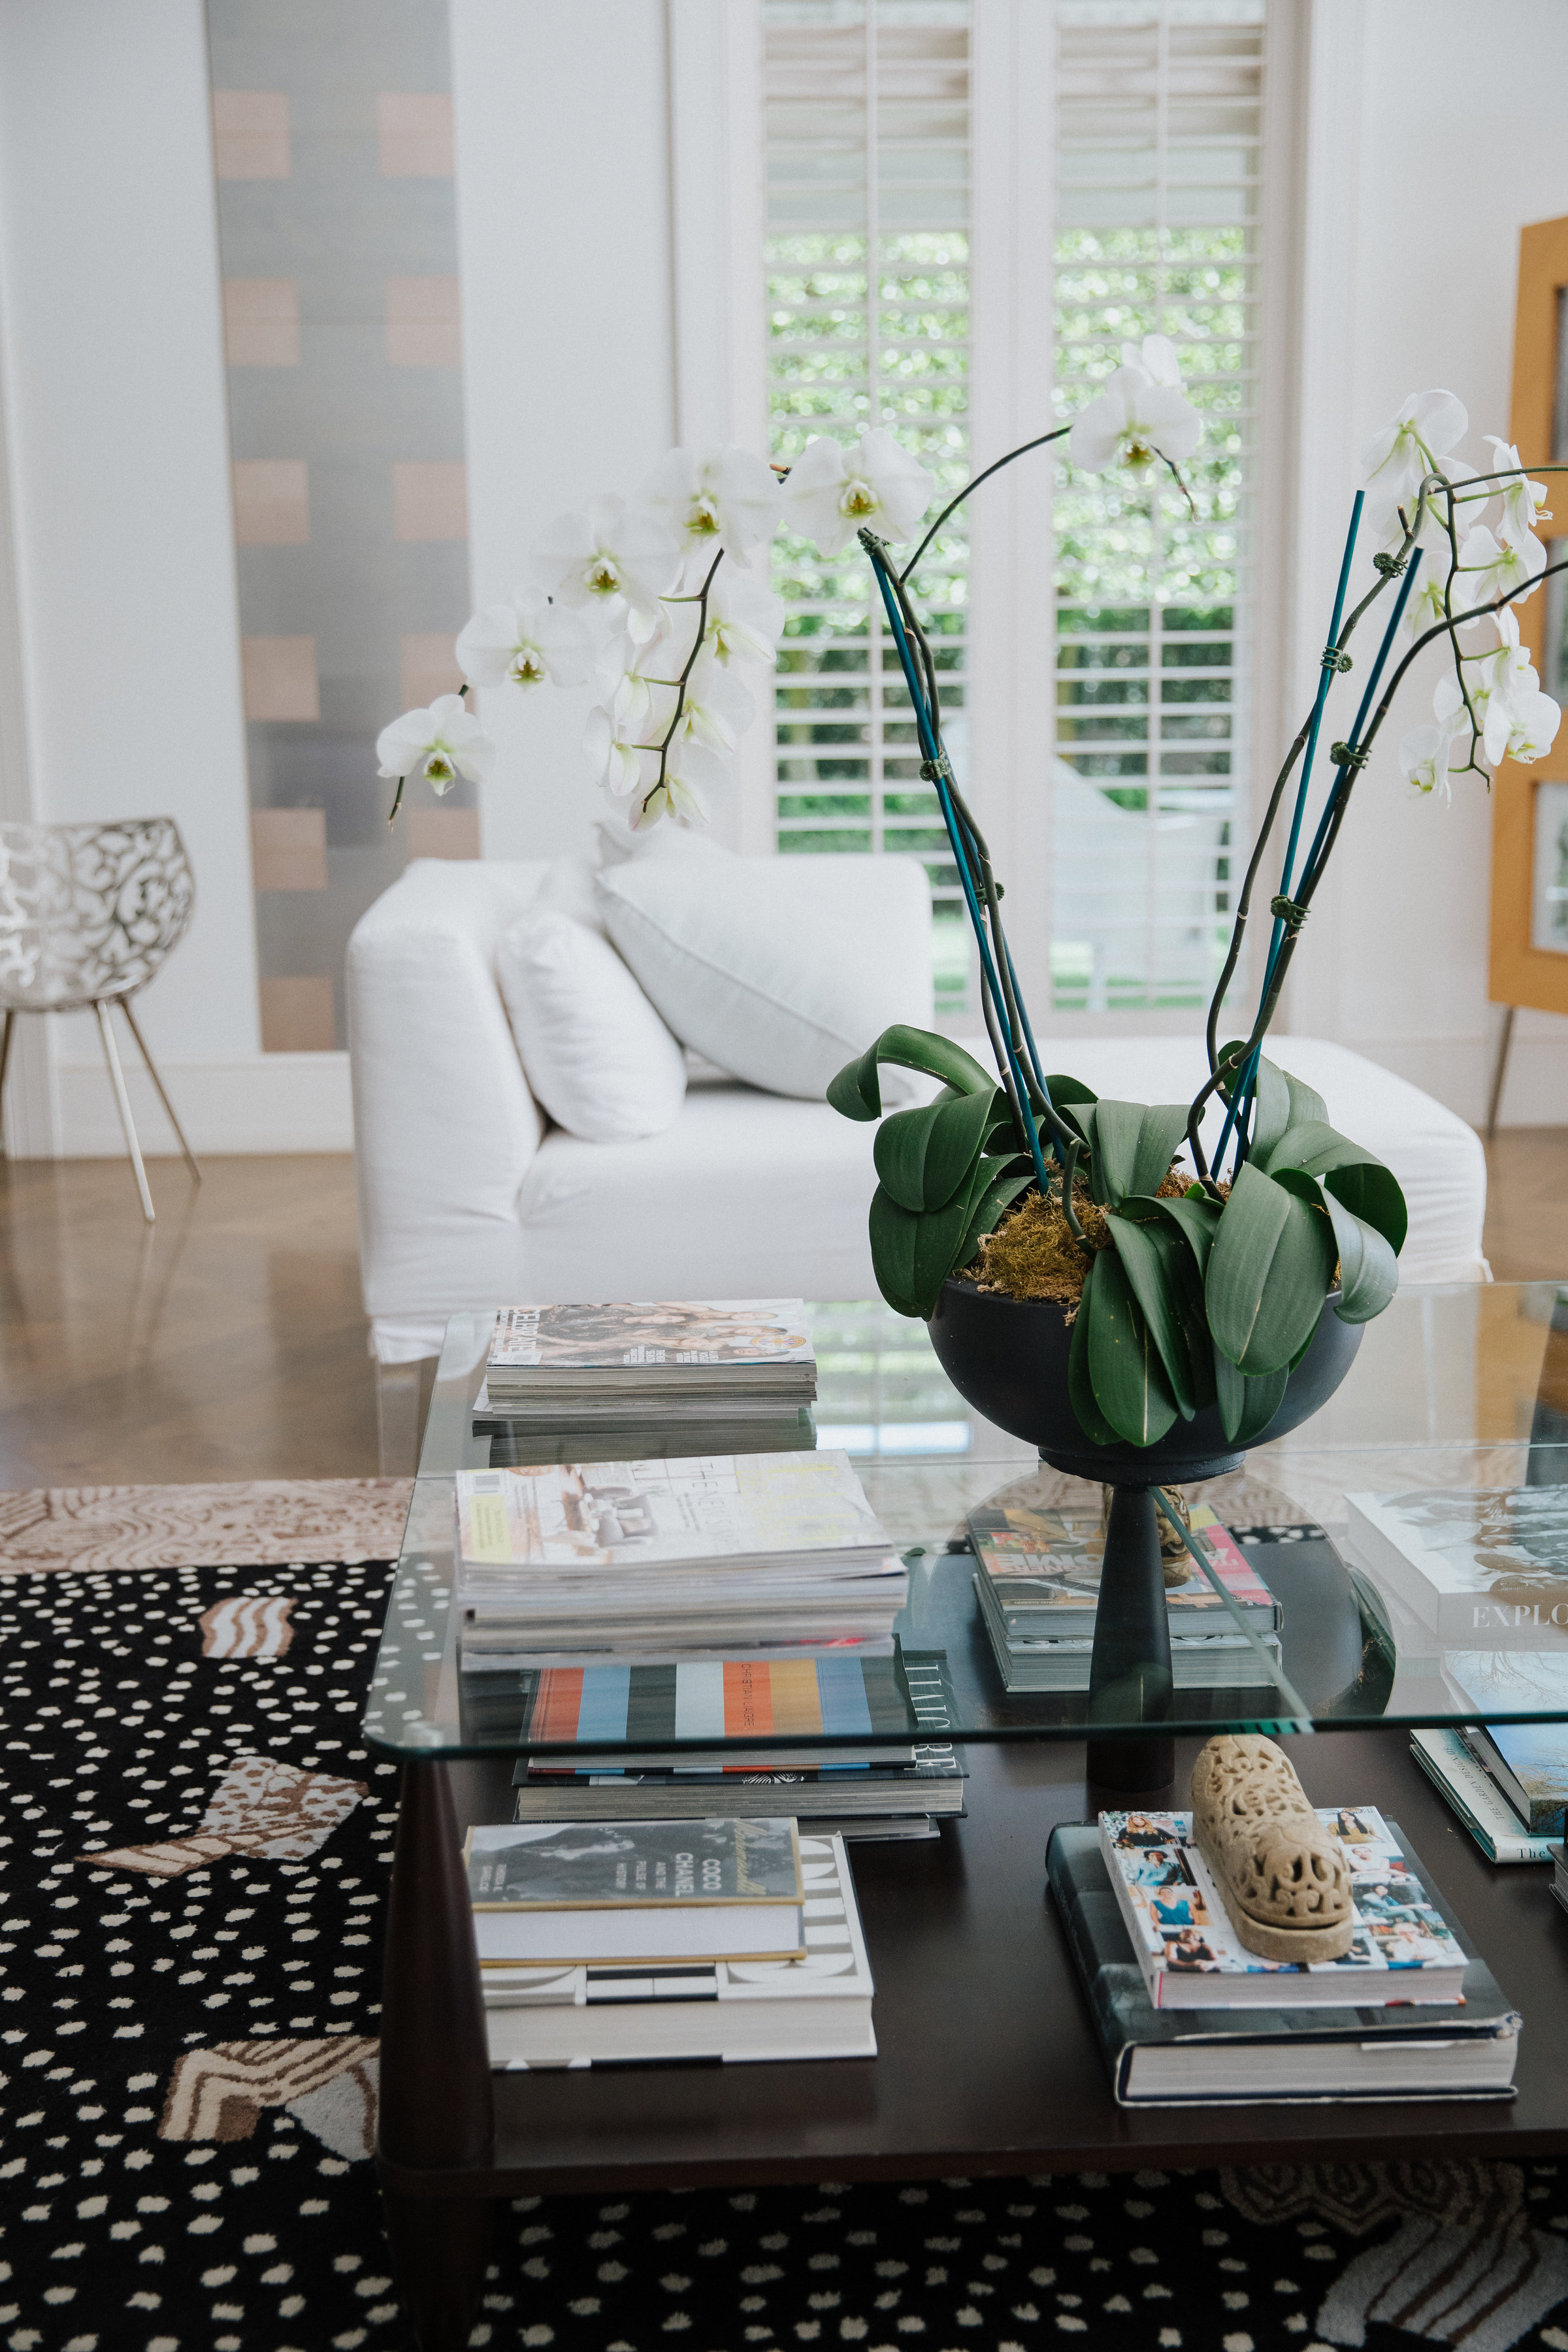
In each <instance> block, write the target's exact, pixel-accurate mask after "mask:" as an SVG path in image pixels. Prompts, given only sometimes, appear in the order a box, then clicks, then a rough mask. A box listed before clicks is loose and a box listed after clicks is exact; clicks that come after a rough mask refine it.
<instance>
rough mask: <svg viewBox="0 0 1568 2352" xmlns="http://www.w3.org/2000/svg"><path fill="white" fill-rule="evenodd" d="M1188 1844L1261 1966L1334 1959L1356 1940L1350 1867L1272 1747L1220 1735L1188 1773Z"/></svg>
mask: <svg viewBox="0 0 1568 2352" xmlns="http://www.w3.org/2000/svg"><path fill="white" fill-rule="evenodd" d="M1191 1802H1192V1808H1193V1841H1194V1844H1195V1845H1196V1847H1197V1849H1198V1852H1199V1853H1201V1854H1202V1855H1203V1858H1204V1860H1205V1862H1206V1863H1207V1864H1208V1866H1209V1869H1210V1871H1211V1872H1212V1873H1213V1874H1214V1880H1215V1885H1216V1886H1217V1887H1218V1888H1219V1891H1220V1895H1221V1897H1222V1899H1223V1901H1224V1904H1225V1907H1226V1911H1227V1912H1228V1913H1229V1915H1230V1923H1231V1925H1232V1927H1234V1928H1235V1929H1236V1932H1237V1936H1238V1937H1240V1938H1241V1941H1242V1942H1243V1943H1244V1944H1245V1945H1246V1947H1247V1950H1248V1951H1249V1952H1256V1953H1257V1954H1258V1958H1259V1959H1264V1960H1337V1959H1340V1958H1342V1956H1343V1955H1344V1954H1345V1953H1346V1952H1348V1951H1349V1949H1350V1948H1351V1940H1352V1937H1353V1935H1354V1933H1355V1913H1354V1906H1353V1901H1352V1888H1351V1873H1350V1864H1349V1863H1348V1861H1347V1860H1346V1858H1345V1853H1344V1849H1343V1847H1342V1845H1341V1844H1340V1842H1339V1840H1338V1839H1337V1838H1336V1837H1334V1836H1333V1835H1332V1834H1331V1832H1330V1831H1328V1830H1326V1829H1325V1828H1324V1827H1323V1824H1322V1822H1320V1821H1319V1819H1318V1816H1317V1814H1316V1813H1315V1812H1314V1811H1313V1810H1312V1807H1311V1805H1310V1803H1309V1802H1308V1800H1307V1794H1306V1791H1305V1790H1304V1789H1303V1788H1302V1786H1301V1783H1300V1780H1298V1779H1297V1778H1296V1769H1295V1767H1294V1765H1293V1764H1292V1763H1291V1761H1290V1759H1289V1757H1288V1756H1287V1755H1286V1754H1285V1751H1284V1749H1283V1748H1277V1747H1276V1746H1275V1745H1274V1742H1273V1741H1272V1739H1263V1738H1258V1737H1257V1736H1256V1735H1253V1734H1242V1735H1235V1734H1231V1733H1226V1734H1224V1735H1223V1736H1222V1737H1220V1738H1217V1739H1211V1740H1210V1741H1209V1743H1208V1745H1207V1747H1206V1748H1204V1749H1203V1750H1202V1751H1201V1753H1200V1754H1199V1757H1198V1760H1197V1762H1196V1763H1195V1764H1194V1767H1193V1780H1192V1791H1191Z"/></svg>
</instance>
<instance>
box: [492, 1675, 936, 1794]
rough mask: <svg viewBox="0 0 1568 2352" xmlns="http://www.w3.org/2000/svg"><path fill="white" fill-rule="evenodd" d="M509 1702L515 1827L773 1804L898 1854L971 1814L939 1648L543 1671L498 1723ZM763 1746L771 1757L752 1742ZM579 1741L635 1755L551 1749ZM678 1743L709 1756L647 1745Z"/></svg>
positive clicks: (512, 1699) (530, 1678)
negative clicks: (890, 1844)
mask: <svg viewBox="0 0 1568 2352" xmlns="http://www.w3.org/2000/svg"><path fill="white" fill-rule="evenodd" d="M485 1679H486V1681H487V1682H488V1681H489V1677H486V1678H485ZM499 1698H500V1693H499V1692H493V1694H492V1698H491V1702H490V1704H491V1707H492V1715H493V1719H494V1721H495V1723H496V1726H497V1727H498V1728H504V1730H505V1732H506V1734H507V1736H509V1737H515V1738H516V1739H517V1742H518V1745H519V1746H520V1747H521V1748H524V1749H525V1750H526V1752H525V1753H524V1755H523V1757H522V1759H521V1762H520V1763H519V1764H518V1767H517V1769H516V1772H515V1773H514V1775H513V1779H514V1780H515V1783H516V1787H517V1811H516V1818H517V1820H518V1821H520V1822H566V1821H580V1822H603V1821H620V1820H636V1821H661V1820H668V1819H678V1818H679V1817H681V1816H683V1815H685V1814H688V1813H690V1812H692V1811H696V1810H698V1809H700V1810H701V1811H703V1812H704V1813H707V1814H713V1815H729V1814H744V1813H749V1812H754V1811H755V1810H756V1808H757V1806H758V1805H759V1804H768V1805H774V1806H781V1807H783V1808H784V1809H785V1810H787V1811H789V1812H791V1813H792V1814H795V1816H797V1817H798V1818H799V1820H800V1821H801V1824H802V1827H803V1829H805V1828H807V1827H809V1828H810V1830H811V1831H812V1832H814V1833H815V1834H816V1835H817V1836H830V1835H837V1836H844V1837H849V1838H878V1839H889V1838H897V1839H900V1840H902V1839H908V1838H930V1837H934V1836H935V1835H936V1834H937V1829H936V1824H937V1822H938V1821H939V1820H940V1819H941V1818H942V1816H943V1815H944V1814H956V1813H962V1812H963V1783H964V1780H965V1779H966V1778H967V1774H966V1771H965V1769H964V1764H963V1753H962V1750H960V1749H959V1748H955V1747H954V1746H953V1744H952V1739H951V1738H950V1737H948V1735H949V1734H950V1733H951V1730H952V1691H951V1688H950V1686H949V1684H948V1678H947V1659H946V1655H945V1654H944V1653H943V1652H942V1651H939V1650H930V1651H919V1650H907V1649H905V1648H904V1647H903V1646H902V1645H901V1644H900V1646H899V1647H898V1649H897V1650H896V1651H895V1654H894V1655H893V1656H891V1657H888V1658H868V1657H857V1656H852V1655H851V1656H846V1655H835V1654H831V1653H828V1654H823V1655H820V1656H817V1657H814V1658H795V1659H789V1660H780V1659H774V1660H772V1661H752V1662H746V1661H742V1660H737V1659H732V1660H729V1661H727V1662H724V1663H722V1664H721V1663H720V1662H719V1661H717V1660H715V1661H711V1662H693V1661H689V1662H688V1663H686V1664H682V1665H675V1666H632V1667H631V1668H630V1669H629V1670H628V1669H626V1668H625V1667H621V1666H612V1665H599V1666H587V1667H579V1668H574V1667H569V1666H555V1667H550V1668H547V1669H546V1670H545V1671H544V1672H543V1673H542V1674H539V1675H526V1676H520V1677H519V1680H518V1684H517V1685H516V1687H515V1688H514V1689H512V1690H511V1691H510V1692H509V1693H508V1696H507V1698H506V1699H505V1700H504V1701H502V1702H501V1704H502V1705H504V1706H509V1707H510V1713H509V1714H508V1715H507V1716H506V1717H505V1720H504V1724H502V1722H501V1719H500V1715H499V1712H497V1711H496V1701H497V1700H498V1699H499ZM769 1734H772V1735H773V1737H772V1741H771V1744H770V1745H767V1746H758V1745H756V1744H754V1743H756V1742H757V1741H759V1740H760V1739H762V1738H766V1737H767V1735H769ZM813 1734H815V1735H816V1743H815V1744H813V1745H812V1746H810V1747H806V1746H805V1745H803V1744H802V1741H803V1739H804V1738H805V1737H807V1736H809V1735H813ZM874 1734H880V1735H881V1737H880V1738H879V1739H878V1738H873V1735H874ZM900 1734H902V1735H903V1737H902V1738H899V1737H898V1735H900ZM792 1735H793V1737H792ZM889 1735H892V1737H891V1738H889ZM583 1738H595V1739H599V1740H604V1741H605V1742H609V1741H621V1742H625V1743H627V1744H626V1745H622V1746H617V1747H612V1746H608V1745H606V1746H605V1748H602V1749H600V1750H599V1751H598V1752H597V1753H595V1752H594V1751H593V1750H592V1749H590V1750H588V1751H586V1752H584V1750H583V1749H581V1748H574V1749H573V1750H572V1752H570V1753H565V1754H563V1753H562V1752H561V1751H560V1749H559V1748H556V1747H552V1745H551V1744H550V1743H555V1742H563V1741H573V1740H581V1739H583ZM673 1738H682V1739H684V1740H687V1741H692V1742H695V1741H698V1740H703V1741H707V1742H710V1743H711V1744H710V1745H708V1746H703V1747H698V1746H695V1745H692V1746H682V1747H680V1748H668V1747H660V1746H658V1745H654V1744H652V1743H657V1742H659V1741H668V1740H670V1739H673ZM742 1741H743V1742H745V1743H746V1744H745V1745H744V1746H742V1745H741V1744H740V1743H742ZM637 1742H647V1743H649V1744H648V1745H646V1746H638V1745H637V1744H635V1743H637Z"/></svg>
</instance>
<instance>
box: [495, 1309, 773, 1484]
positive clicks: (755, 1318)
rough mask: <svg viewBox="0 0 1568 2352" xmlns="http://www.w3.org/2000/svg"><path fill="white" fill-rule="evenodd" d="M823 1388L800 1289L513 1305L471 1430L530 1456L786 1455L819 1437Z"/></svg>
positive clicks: (500, 1326) (504, 1315) (505, 1313)
mask: <svg viewBox="0 0 1568 2352" xmlns="http://www.w3.org/2000/svg"><path fill="white" fill-rule="evenodd" d="M815 1398H816V1357H815V1356H814V1354H813V1353H812V1346H811V1337H810V1334H809V1332H808V1331H807V1329H806V1324H805V1307H804V1305H803V1304H802V1302H801V1300H799V1299H798V1298H683V1299H664V1300H647V1299H637V1300H625V1301H616V1302H612V1303H610V1304H608V1305H604V1306H593V1305H584V1304H576V1305H560V1306H544V1307H503V1308H502V1309H501V1311H500V1314H499V1315H498V1316H497V1317H496V1320H495V1329H494V1332H493V1333H492V1335H491V1339H490V1349H489V1361H488V1363H487V1365H486V1367H485V1378H484V1381H483V1384H482V1385H481V1387H480V1389H479V1395H478V1397H477V1398H476V1399H475V1402H474V1407H473V1413H474V1428H475V1432H476V1433H477V1434H479V1435H488V1436H489V1437H490V1438H491V1439H492V1441H500V1444H502V1445H504V1446H505V1447H506V1448H507V1449H508V1451H509V1454H510V1456H511V1457H513V1458H516V1459H518V1460H521V1461H561V1460H563V1459H566V1458H567V1457H568V1456H569V1455H570V1456H574V1455H576V1454H584V1453H595V1452H600V1453H611V1454H634V1455H636V1454H659V1453H663V1452H666V1451H668V1449H669V1448H670V1447H671V1446H679V1447H680V1448H681V1449H682V1450H684V1451H688V1452H690V1451H693V1450H697V1449H700V1450H701V1451H702V1452H704V1453H709V1454H746V1453H783V1452H786V1451H788V1450H790V1449H793V1448H805V1449H809V1448H810V1447H812V1446H814V1445H815V1444H816V1424H815V1423H814V1422H813V1420H812V1416H811V1406H812V1403H813V1401H814V1400H815ZM491 1458H492V1460H493V1459H495V1458H496V1456H495V1453H494V1452H493V1451H492V1455H491Z"/></svg>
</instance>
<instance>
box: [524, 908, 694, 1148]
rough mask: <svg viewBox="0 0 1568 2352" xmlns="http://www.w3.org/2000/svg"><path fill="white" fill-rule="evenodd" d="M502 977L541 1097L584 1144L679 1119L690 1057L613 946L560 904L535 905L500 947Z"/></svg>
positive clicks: (627, 1137)
mask: <svg viewBox="0 0 1568 2352" xmlns="http://www.w3.org/2000/svg"><path fill="white" fill-rule="evenodd" d="M496 982H497V985H498V986H499V987H500V992H501V999H502V1002H503V1003H504V1004H505V1006H506V1010H507V1018H508V1020H509V1021H510V1023H511V1034H512V1035H513V1037H514V1038H515V1039H516V1041H517V1050H518V1056H519V1058H520V1060H521V1063H522V1068H523V1075H524V1076H525V1077H526V1078H527V1080H528V1084H529V1088H530V1091H531V1094H532V1096H533V1098H534V1100H535V1101H536V1102H537V1103H538V1104H539V1105H540V1106H541V1107H542V1108H543V1109H544V1110H546V1111H548V1112H549V1114H550V1116H551V1118H552V1119H553V1120H554V1121H555V1123H556V1125H557V1126H558V1127H563V1128H564V1129H566V1132H567V1133H568V1135H575V1136H578V1137H580V1138H581V1139H583V1141H584V1142H585V1143H632V1142H636V1141H637V1139H639V1138H641V1137H643V1136H648V1135H662V1134H663V1133H664V1131H665V1129H666V1128H668V1127H671V1126H673V1125H674V1122H675V1119H676V1116H677V1114H678V1113H679V1109H680V1106H681V1103H682V1101H683V1100H684V1098H685V1095H686V1057H685V1055H683V1053H682V1052H681V1049H680V1046H679V1043H678V1042H677V1040H676V1039H675V1038H674V1037H672V1036H671V1035H670V1033H669V1031H668V1028H667V1027H666V1026H665V1024H664V1023H663V1022H662V1021H661V1020H660V1018H659V1016H658V1013H656V1012H655V1010H654V1008H653V1006H652V1005H651V1004H650V1003H648V1000H647V997H646V996H645V995H644V993H643V992H642V990H641V989H640V988H639V987H638V986H637V982H636V980H635V979H634V978H633V976H632V974H631V973H630V972H629V971H627V970H626V965H625V964H624V963H623V962H622V961H621V959H620V957H619V956H618V955H617V954H616V950H615V949H614V948H613V947H612V946H611V945H610V943H609V941H608V940H605V939H602V938H600V936H599V935H598V933H597V932H595V931H592V930H589V929H587V927H586V926H585V925H584V924H582V923H577V922H574V921H573V919H572V918H571V917H570V916H569V915H564V914H563V913H561V912H560V910H559V909H558V908H554V907H552V906H549V905H546V904H543V903H541V904H538V905H536V906H532V907H530V908H528V909H527V911H526V912H525V913H523V914H521V915H520V916H519V917H518V919H517V920H516V921H515V922H514V923H513V924H511V926H510V929H508V930H507V931H506V932H505V933H504V934H503V936H502V938H501V940H500V943H499V945H498V947H497V949H496Z"/></svg>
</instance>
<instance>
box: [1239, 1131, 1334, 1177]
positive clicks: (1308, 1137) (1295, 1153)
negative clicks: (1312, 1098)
mask: <svg viewBox="0 0 1568 2352" xmlns="http://www.w3.org/2000/svg"><path fill="white" fill-rule="evenodd" d="M1347 1148H1348V1149H1349V1150H1352V1151H1353V1150H1356V1149H1357V1148H1358V1147H1357V1146H1356V1145H1354V1144H1347V1139H1346V1138H1345V1137H1344V1136H1342V1134H1341V1133H1340V1132H1339V1130H1338V1129H1337V1128H1332V1127H1331V1126H1330V1125H1329V1123H1328V1121H1327V1119H1323V1118H1309V1119H1304V1120H1303V1121H1302V1122H1301V1124H1300V1126H1299V1127H1288V1128H1286V1129H1284V1130H1283V1132H1282V1133H1280V1134H1279V1135H1277V1136H1276V1137H1275V1138H1274V1140H1273V1142H1272V1143H1269V1144H1266V1145H1265V1146H1264V1148H1263V1149H1262V1150H1258V1147H1257V1146H1256V1145H1254V1147H1253V1149H1252V1150H1251V1151H1250V1152H1249V1153H1248V1155H1247V1156H1248V1158H1249V1160H1251V1162H1252V1165H1253V1166H1254V1167H1255V1168H1259V1169H1261V1170H1262V1171H1263V1173H1264V1174H1265V1175H1266V1176H1268V1175H1271V1174H1272V1173H1273V1171H1274V1170H1275V1169H1276V1168H1305V1169H1307V1170H1308V1171H1310V1173H1311V1174H1312V1175H1314V1176H1315V1175H1317V1174H1318V1173H1319V1172H1320V1170H1319V1163H1320V1162H1321V1164H1322V1165H1324V1166H1330V1165H1331V1164H1332V1162H1333V1160H1334V1157H1335V1155H1336V1154H1337V1153H1338V1152H1339V1151H1341V1150H1344V1149H1347Z"/></svg>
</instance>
